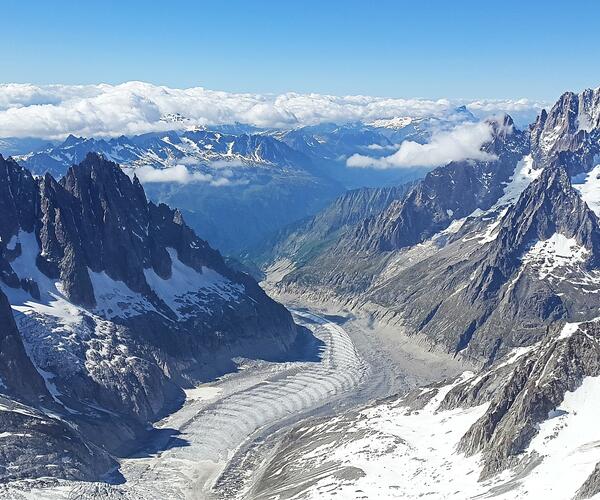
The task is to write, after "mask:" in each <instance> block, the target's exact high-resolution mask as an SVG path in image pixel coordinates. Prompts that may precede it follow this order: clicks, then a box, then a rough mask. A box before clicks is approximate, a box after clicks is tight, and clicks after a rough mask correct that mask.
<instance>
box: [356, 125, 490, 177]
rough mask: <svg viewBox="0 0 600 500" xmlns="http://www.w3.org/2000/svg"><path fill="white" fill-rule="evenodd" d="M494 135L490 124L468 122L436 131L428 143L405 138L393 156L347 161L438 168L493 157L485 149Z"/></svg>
mask: <svg viewBox="0 0 600 500" xmlns="http://www.w3.org/2000/svg"><path fill="white" fill-rule="evenodd" d="M491 138H492V129H491V126H490V125H489V124H488V123H486V122H478V123H465V124H462V125H457V126H456V127H454V128H453V129H452V130H450V131H444V132H438V133H437V134H434V135H433V137H432V138H431V141H430V142H428V143H427V144H419V143H416V142H413V141H405V142H403V143H402V144H401V145H400V148H399V149H398V151H396V152H395V153H394V154H392V155H389V156H384V157H383V158H372V157H370V156H364V155H360V154H355V155H352V156H351V157H350V158H348V160H347V161H346V164H347V165H348V166H349V167H359V168H366V167H371V168H377V169H390V168H407V167H437V166H440V165H445V164H447V163H449V162H451V161H461V160H467V159H471V160H492V159H494V156H493V155H490V154H489V153H486V152H485V151H482V150H481V147H482V146H483V145H484V144H485V143H486V142H488V141H489V140H490V139H491Z"/></svg>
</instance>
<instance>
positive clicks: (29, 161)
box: [0, 108, 475, 256]
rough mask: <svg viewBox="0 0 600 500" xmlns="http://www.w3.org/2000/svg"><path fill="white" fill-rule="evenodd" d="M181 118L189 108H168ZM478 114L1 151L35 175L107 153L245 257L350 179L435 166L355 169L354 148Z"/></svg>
mask: <svg viewBox="0 0 600 500" xmlns="http://www.w3.org/2000/svg"><path fill="white" fill-rule="evenodd" d="M173 120H176V121H183V122H185V117H181V116H180V117H176V118H175V117H165V121H166V122H167V123H171V122H173ZM474 120H475V118H474V117H473V115H472V114H471V113H470V112H469V111H468V110H466V108H459V109H457V110H456V112H454V113H451V114H449V116H448V119H443V118H440V117H435V118H433V117H432V118H418V119H417V118H408V117H405V118H401V119H390V120H383V121H382V120H380V121H376V122H373V123H369V124H365V123H360V122H356V123H349V124H344V125H337V124H327V123H325V124H320V125H315V126H307V127H301V128H297V129H292V130H271V129H259V128H257V127H250V126H246V125H243V124H234V125H229V126H225V125H221V126H213V127H209V128H197V127H196V128H191V129H189V130H183V131H180V130H178V131H171V132H165V133H148V134H143V135H139V136H131V137H127V136H121V137H116V138H106V139H104V138H84V137H75V136H73V135H71V136H69V137H67V138H66V139H65V140H64V141H63V142H61V143H52V144H50V145H49V144H48V142H44V141H40V140H33V139H20V140H19V139H11V138H9V139H3V140H0V153H2V152H3V150H5V151H6V153H5V154H6V155H13V156H15V159H16V160H17V161H18V162H19V163H20V164H21V165H23V166H25V167H27V168H28V169H30V170H31V172H32V173H34V174H35V175H43V174H44V173H51V174H52V175H54V176H55V177H57V178H59V177H61V176H63V175H64V174H65V173H66V171H67V170H68V168H69V167H70V166H72V165H73V164H78V163H80V162H81V161H83V160H84V159H85V157H86V155H87V154H88V153H89V152H96V153H100V154H102V155H103V156H104V157H105V158H106V159H109V160H111V161H115V162H117V163H119V164H120V165H121V166H122V167H123V168H124V169H125V170H126V171H127V172H128V173H129V174H132V173H133V172H137V175H138V178H139V179H140V181H141V182H142V183H143V184H144V185H145V188H146V191H147V193H148V195H149V197H150V198H151V199H152V200H154V201H155V202H157V203H161V202H164V203H168V204H170V205H173V206H177V207H179V208H180V209H181V210H182V212H183V213H184V215H185V217H186V220H187V221H188V223H189V224H190V225H191V226H192V227H193V228H194V229H195V230H196V231H198V232H199V233H200V234H202V235H203V236H204V237H205V238H206V239H207V240H208V241H209V242H210V243H211V244H213V245H215V246H216V247H218V248H219V249H221V250H222V251H224V252H226V253H227V254H231V255H233V256H239V255H241V254H244V253H245V251H246V250H247V249H248V248H251V247H254V246H256V245H259V244H260V243H261V242H262V241H264V240H265V238H270V237H272V236H273V235H274V233H276V232H277V231H278V230H280V229H282V228H284V227H286V226H287V225H289V224H291V223H294V222H296V221H298V220H300V219H302V218H305V217H307V216H310V215H313V214H314V213H316V212H318V211H319V210H320V209H322V208H324V207H325V206H326V205H327V203H329V202H331V201H332V200H334V199H335V198H336V197H337V196H338V195H340V194H341V193H343V192H344V191H345V190H346V189H348V188H350V189H351V188H359V187H364V186H371V187H378V186H387V185H396V184H398V183H402V182H404V181H410V180H412V179H415V178H418V177H420V176H422V175H423V174H424V172H425V171H426V169H424V168H419V167H415V168H406V169H402V170H395V169H390V170H381V169H375V168H352V167H348V166H347V165H346V160H347V158H348V157H350V156H351V155H353V154H357V153H358V154H363V153H364V154H369V155H372V156H378V155H379V156H381V155H385V154H389V153H390V152H392V151H393V150H394V148H395V146H396V145H397V144H398V143H401V142H403V141H405V140H410V141H414V142H417V143H423V142H427V141H428V140H429V138H430V137H431V135H432V134H433V133H434V132H436V131H440V130H446V129H449V128H451V127H452V126H453V125H455V124H456V123H462V122H472V121H474ZM25 151H27V152H25Z"/></svg>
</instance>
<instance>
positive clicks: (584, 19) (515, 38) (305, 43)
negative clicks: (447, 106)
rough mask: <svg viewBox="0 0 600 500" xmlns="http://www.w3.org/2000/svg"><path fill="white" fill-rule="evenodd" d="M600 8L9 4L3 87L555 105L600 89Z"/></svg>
mask: <svg viewBox="0 0 600 500" xmlns="http://www.w3.org/2000/svg"><path fill="white" fill-rule="evenodd" d="M599 19H600V2H593V1H580V2H577V4H570V3H567V2H552V1H544V2H542V1H535V2H534V1H525V0H521V1H518V2H517V1H512V0H503V1H502V2H482V1H478V2H475V1H455V2H452V1H446V2H444V1H420V2H418V1H414V0H413V1H410V2H405V1H377V0H371V1H362V2H359V1H354V0H346V1H335V2H333V1H329V2H328V1H324V0H321V1H313V0H308V1H303V2H293V1H283V0H281V1H257V0H255V1H246V2H244V1H227V2H222V1H218V0H213V1H211V2H207V1H193V2H192V1H190V2H188V1H180V2H150V1H147V2H138V1H121V2H116V1H102V2H100V1H77V2H76V1H71V2H67V1H60V0H54V1H51V2H49V1H24V0H21V1H14V0H5V1H4V2H2V20H3V22H2V28H1V29H0V64H1V67H2V73H1V75H2V77H1V78H0V81H2V82H3V83H6V82H21V83H23V82H31V83H37V84H44V83H67V84H74V83H98V82H107V83H120V82H124V81H128V80H142V81H147V82H151V83H155V84H162V85H168V86H172V87H189V86H204V87H206V88H211V89H219V90H227V91H248V92H259V93H271V92H272V93H280V92H286V91H297V92H318V93H331V94H336V95H344V94H366V95H378V96H391V97H427V98H438V97H449V98H463V97H464V98H479V97H481V98H518V97H527V98H531V99H544V100H549V101H551V100H554V99H555V98H556V97H557V96H558V95H559V94H560V93H562V92H563V91H564V90H580V89H582V88H585V87H590V86H592V87H596V86H599V85H600V64H598V54H599V53H600V50H599V49H600V42H599V41H598V36H597V31H598V27H597V23H598V20H599Z"/></svg>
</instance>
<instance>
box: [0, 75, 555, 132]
mask: <svg viewBox="0 0 600 500" xmlns="http://www.w3.org/2000/svg"><path fill="white" fill-rule="evenodd" d="M463 104H464V105H466V106H467V108H468V109H469V110H470V111H471V112H472V113H474V114H475V115H477V116H479V117H483V116H488V115H491V114H499V113H503V112H508V113H511V114H513V115H515V116H513V118H515V119H516V121H517V123H519V124H521V125H524V124H526V123H529V122H530V121H532V120H533V119H534V118H535V115H536V114H537V112H538V111H539V110H540V109H541V107H543V105H544V104H545V103H541V102H533V101H529V100H526V99H521V100H517V101H510V100H477V101H475V100H474V101H468V100H454V101H453V100H448V99H438V100H431V99H392V98H384V97H370V96H360V95H357V96H332V95H323V94H298V93H292V92H290V93H286V94H280V95H261V94H245V93H230V92H220V91H215V90H208V89H204V88H202V87H195V88H188V89H176V88H168V87H163V86H157V85H151V84H148V83H143V82H127V83H123V84H120V85H107V84H98V85H43V86H36V85H31V84H3V85H0V137H40V138H44V139H64V138H65V137H66V136H67V135H68V134H74V135H79V136H85V137H114V136H119V135H122V134H124V135H135V134H141V133H145V132H160V131H166V130H173V129H177V128H187V127H190V126H206V125H222V124H232V123H236V122H239V123H247V124H251V125H254V126H257V127H266V128H288V127H298V126H303V125H315V124H318V123H322V122H337V123H345V122H350V121H357V120H364V121H371V120H377V119H382V118H393V117H403V116H410V117H414V118H418V117H424V116H445V117H448V116H449V115H452V113H453V111H454V110H455V108H456V107H457V106H459V105H463ZM168 116H171V117H178V118H179V119H182V118H181V117H183V119H182V121H172V120H165V117H168Z"/></svg>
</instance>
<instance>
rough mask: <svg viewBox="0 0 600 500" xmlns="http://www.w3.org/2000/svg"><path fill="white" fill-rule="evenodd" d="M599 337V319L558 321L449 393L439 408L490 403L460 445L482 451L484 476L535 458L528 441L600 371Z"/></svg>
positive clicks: (468, 450) (469, 452)
mask: <svg viewBox="0 0 600 500" xmlns="http://www.w3.org/2000/svg"><path fill="white" fill-rule="evenodd" d="M561 328H562V330H561ZM598 340H600V328H599V326H598V324H597V323H595V322H593V323H583V324H581V325H579V326H577V325H566V326H563V327H560V325H557V327H556V328H554V329H553V330H550V331H549V333H548V336H547V337H546V338H545V339H544V340H543V341H542V342H541V343H540V344H539V345H536V346H534V347H531V348H529V349H528V350H523V351H522V353H521V354H520V355H516V356H515V358H516V359H512V360H511V359H509V361H508V362H503V363H500V364H498V365H496V366H492V368H491V369H490V370H487V371H484V372H483V373H482V374H481V375H480V376H479V377H477V378H476V379H468V380H466V381H464V382H462V383H460V384H458V385H456V386H455V387H453V388H452V390H451V391H450V392H449V393H448V394H447V395H446V397H445V398H444V400H443V401H442V403H441V405H440V408H439V409H440V410H443V409H452V408H457V407H465V406H467V407H468V406H478V405H480V404H483V403H487V402H488V401H489V402H490V405H489V407H488V408H487V410H486V412H485V414H484V415H483V416H482V417H481V418H479V419H478V420H477V422H475V424H473V426H472V427H471V428H470V429H469V431H468V432H467V433H466V434H465V435H464V436H463V437H462V439H461V441H460V444H459V450H458V451H460V452H463V453H465V454H467V455H473V454H475V453H479V452H481V453H482V454H483V462H482V470H481V478H482V479H486V478H488V477H490V476H492V475H494V474H497V473H498V472H500V471H502V470H505V469H507V468H509V467H515V466H518V465H523V464H527V463H532V462H534V461H535V460H536V458H537V457H536V455H535V452H534V451H532V450H530V449H529V445H530V443H531V441H532V439H533V438H534V437H535V436H536V435H537V433H538V431H539V428H540V424H541V423H542V422H544V421H546V420H548V419H549V418H550V416H551V415H552V414H553V412H554V411H555V410H557V409H558V408H559V407H560V405H561V403H562V402H563V400H564V398H565V395H566V393H567V392H574V391H576V390H577V389H578V388H579V387H580V386H581V384H582V381H583V380H584V379H585V378H586V377H598V376H599V375H600V344H599V343H598ZM582 432H585V429H582ZM589 487H591V485H590V484H588V486H586V488H589ZM587 491H588V492H589V489H588V490H587Z"/></svg>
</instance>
